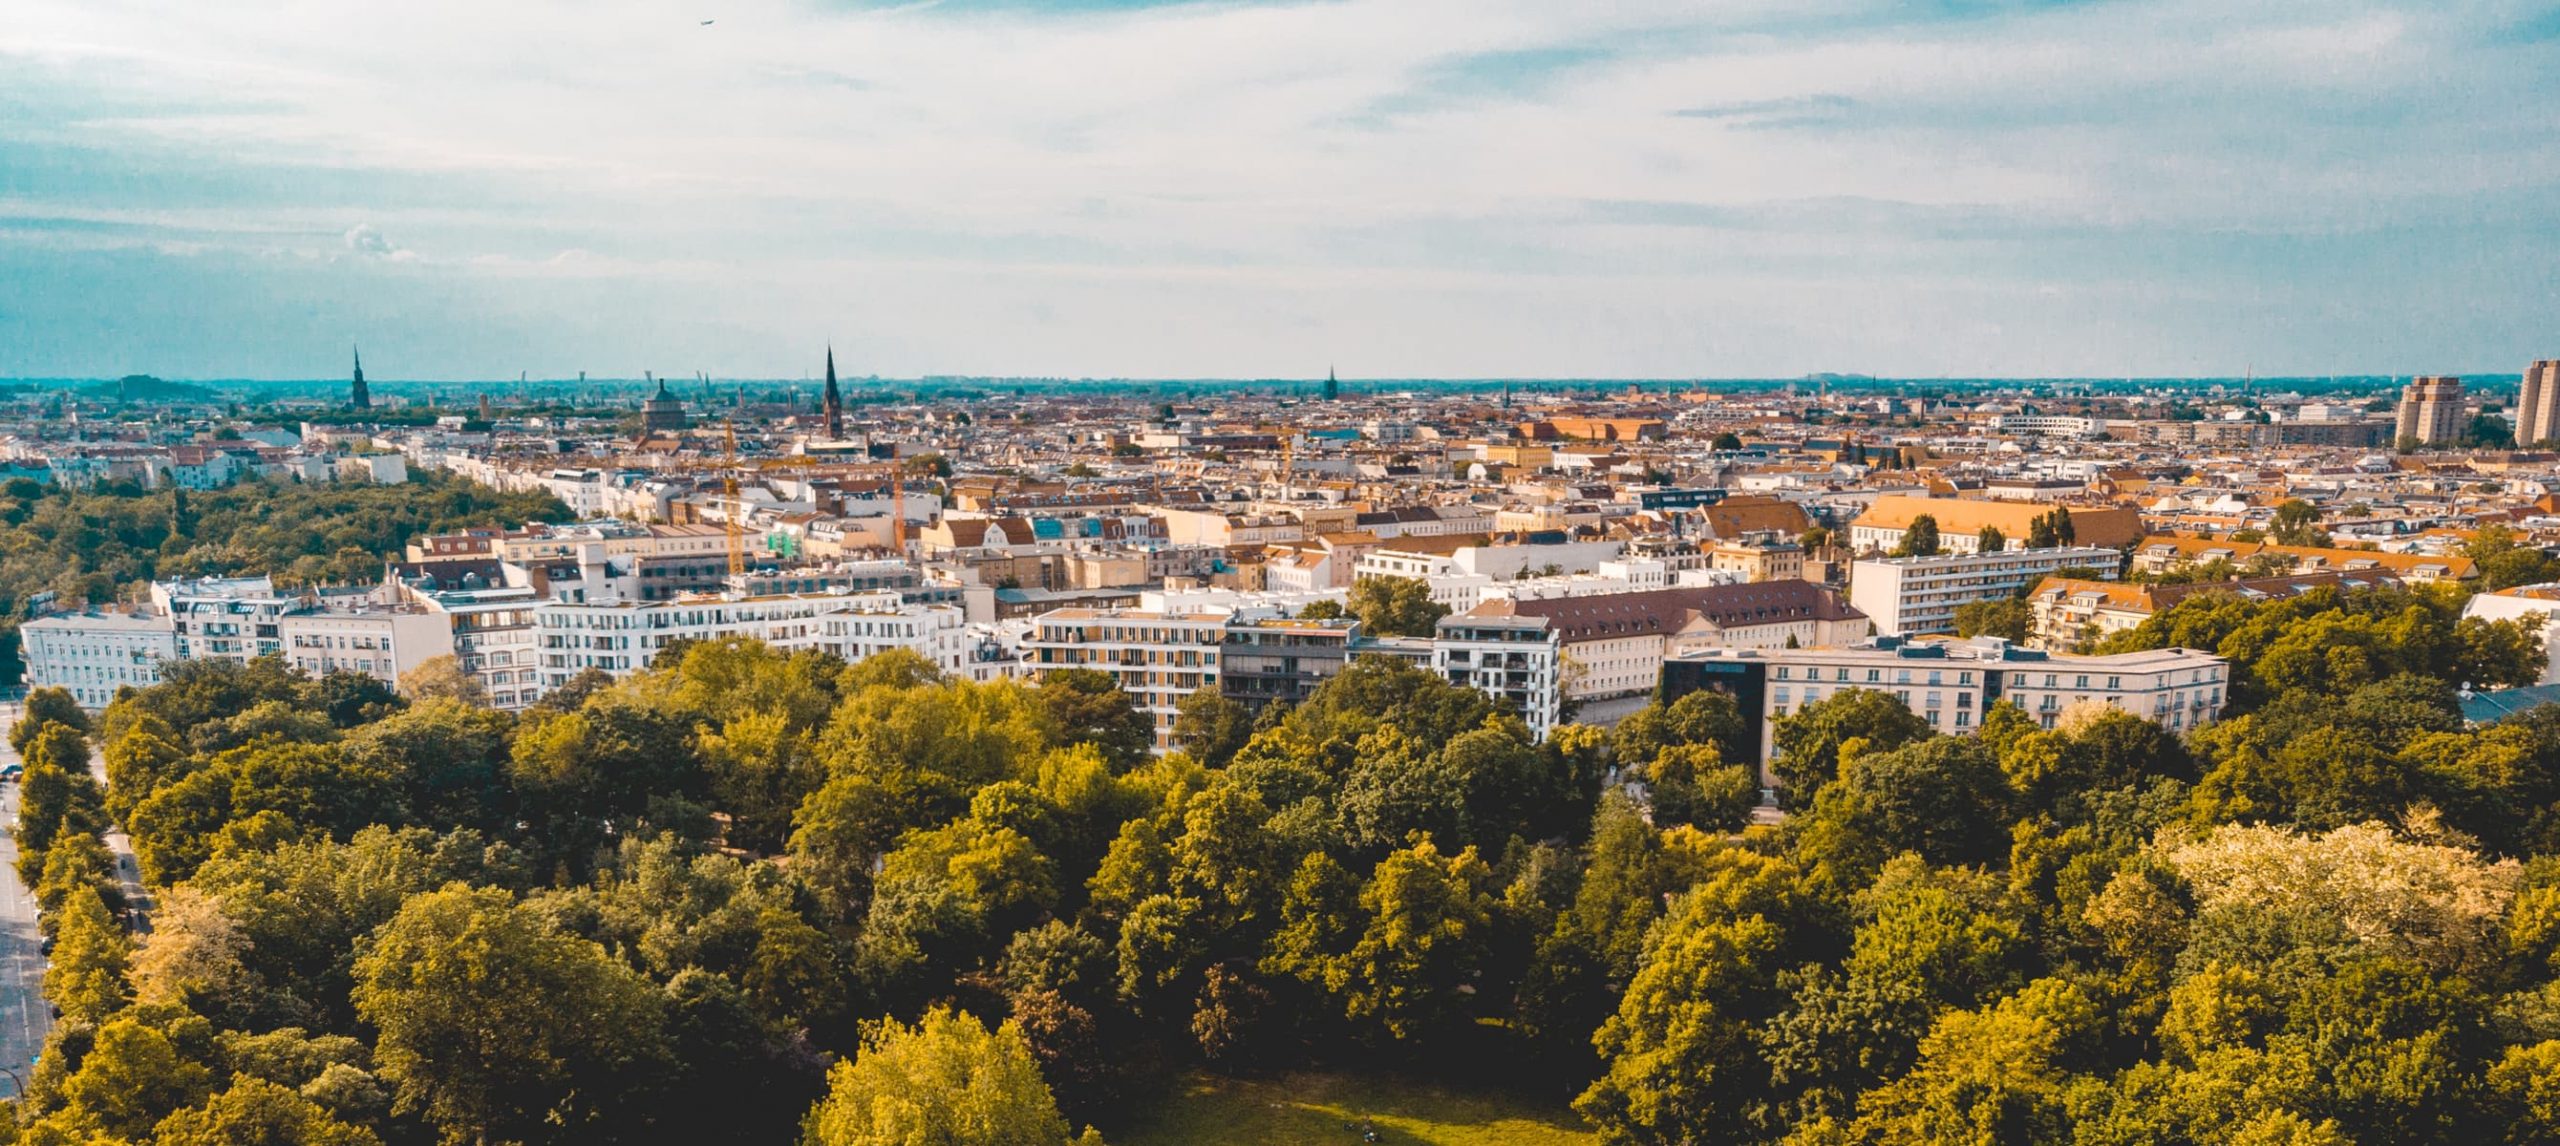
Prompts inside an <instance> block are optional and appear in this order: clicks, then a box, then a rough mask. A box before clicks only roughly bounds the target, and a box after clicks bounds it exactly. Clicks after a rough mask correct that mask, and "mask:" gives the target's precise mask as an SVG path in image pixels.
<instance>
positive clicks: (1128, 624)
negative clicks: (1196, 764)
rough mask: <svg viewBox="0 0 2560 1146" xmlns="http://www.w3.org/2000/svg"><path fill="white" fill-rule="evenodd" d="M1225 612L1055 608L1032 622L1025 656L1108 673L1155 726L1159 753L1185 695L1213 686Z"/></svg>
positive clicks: (1038, 665) (1048, 665)
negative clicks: (1117, 681) (1176, 710)
mask: <svg viewBox="0 0 2560 1146" xmlns="http://www.w3.org/2000/svg"><path fill="white" fill-rule="evenodd" d="M1233 616H1235V614H1233V613H1226V612H1158V611H1153V610H1147V609H1057V610H1053V611H1051V612H1048V613H1044V614H1042V615H1041V616H1040V617H1039V618H1038V619H1037V620H1036V621H1034V622H1033V627H1032V633H1031V638H1030V639H1029V640H1028V641H1025V642H1024V644H1023V647H1024V659H1025V660H1026V661H1028V662H1029V663H1030V665H1031V667H1032V669H1033V671H1034V672H1037V673H1046V672H1048V671H1050V670H1053V669H1061V668H1089V669H1097V670H1100V671H1102V672H1107V673H1110V674H1111V675H1112V676H1113V677H1114V678H1116V679H1118V680H1119V682H1120V689H1121V691H1123V692H1126V693H1128V694H1129V698H1130V700H1131V701H1132V702H1133V703H1135V704H1136V705H1137V707H1138V710H1139V711H1141V712H1144V713H1146V714H1147V716H1148V718H1149V719H1150V720H1151V721H1153V722H1154V724H1155V733H1156V751H1157V752H1158V753H1164V752H1170V751H1172V750H1173V719H1174V712H1175V709H1176V708H1177V707H1178V706H1180V705H1181V703H1182V701H1183V698H1184V697H1187V696H1190V695H1191V694H1192V693H1193V692H1196V691H1198V690H1200V689H1204V688H1209V689H1214V688H1217V687H1218V672H1219V657H1218V652H1219V646H1220V645H1222V644H1223V643H1224V642H1225V640H1226V633H1227V621H1228V620H1229V619H1230V618H1231V617H1233Z"/></svg>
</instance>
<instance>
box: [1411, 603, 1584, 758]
mask: <svg viewBox="0 0 2560 1146" xmlns="http://www.w3.org/2000/svg"><path fill="white" fill-rule="evenodd" d="M1431 668H1432V670H1433V671H1435V672H1437V673H1439V674H1440V675H1441V676H1442V677H1445V678H1447V680H1448V681H1449V683H1451V684H1455V685H1460V686H1462V687H1466V688H1472V689H1475V690H1477V691H1479V692H1483V693H1486V694H1488V695H1490V696H1492V697H1493V698H1494V699H1496V700H1504V701H1509V702H1510V703H1511V706H1512V707H1513V708H1514V709H1517V710H1518V711H1519V713H1520V717H1521V719H1522V720H1524V721H1526V722H1527V723H1528V725H1529V733H1530V735H1532V736H1535V737H1537V738H1538V739H1540V740H1544V739H1546V738H1547V734H1548V733H1550V732H1553V731H1554V730H1555V727H1556V724H1557V723H1558V722H1559V721H1560V720H1561V719H1562V711H1563V698H1564V689H1563V679H1564V641H1563V638H1562V637H1560V636H1559V635H1558V634H1557V632H1556V630H1555V629H1554V628H1553V627H1552V626H1550V625H1549V624H1548V623H1547V620H1546V618H1544V617H1519V616H1480V615H1477V614H1474V613H1462V614H1459V615H1457V616H1453V617H1442V618H1441V619H1440V627H1439V631H1438V633H1437V634H1436V635H1435V639H1434V640H1433V641H1432V650H1431Z"/></svg>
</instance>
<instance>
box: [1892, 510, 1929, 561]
mask: <svg viewBox="0 0 2560 1146" xmlns="http://www.w3.org/2000/svg"><path fill="white" fill-rule="evenodd" d="M1938 545H1939V542H1938V519H1937V518H1935V517H1933V516H1930V515H1929V514H1925V513H1924V514H1921V515H1920V516H1918V517H1914V518H1912V519H1911V524H1909V525H1906V526H1904V527H1903V529H1902V542H1901V544H1898V545H1896V546H1894V547H1893V552H1892V554H1891V555H1892V556H1895V557H1935V556H1937V555H1938Z"/></svg>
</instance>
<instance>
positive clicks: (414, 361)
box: [0, 0, 2560, 378]
mask: <svg viewBox="0 0 2560 1146" xmlns="http://www.w3.org/2000/svg"><path fill="white" fill-rule="evenodd" d="M10 10H11V11H10V18H9V19H8V20H7V21H5V22H0V375H11V376H62V375H72V376H113V375H119V374H124V373H128V372H150V373H156V374H160V375H163V376H167V377H191V378H221V377H288V378H291V377H325V376H332V375H335V374H337V373H339V372H340V371H341V370H342V368H343V362H344V360H345V356H346V347H347V344H349V343H351V342H361V343H362V344H363V345H364V347H365V349H366V359H367V362H368V365H369V366H370V367H371V369H372V372H373V373H375V374H376V375H378V376H381V377H387V378H474V377H509V378H511V377H513V376H515V375H516V374H517V372H519V371H526V372H530V373H531V374H532V375H534V376H535V377H559V376H567V375H572V374H575V373H576V372H578V371H580V370H585V371H589V372H592V373H595V374H597V375H599V376H636V375H637V374H639V373H640V372H641V371H643V370H655V371H658V372H661V373H668V374H677V375H684V374H689V373H691V372H693V371H696V370H704V371H709V372H711V373H712V374H714V375H715V376H724V377H741V376H744V377H797V376H799V375H801V374H802V373H804V372H806V371H808V370H810V369H813V367H814V362H815V359H816V355H817V352H818V349H819V348H820V347H821V346H822V345H823V344H824V343H826V342H827V341H829V340H832V341H833V342H834V344H835V346H836V347H837V349H838V356H839V360H840V361H841V362H843V363H844V364H846V365H847V366H849V367H850V368H851V369H853V370H854V371H856V372H857V373H872V372H876V373H880V374H886V375H896V376H911V375H916V374H923V373H954V374H1009V375H1034V376H1068V377H1115V376H1134V377H1159V376H1172V377H1266V376H1291V377H1303V376H1310V375H1314V374H1317V373H1320V372H1321V371H1322V370H1323V368H1324V366H1325V364H1327V363H1337V364H1339V365H1340V366H1341V367H1342V369H1343V372H1344V374H1345V376H1346V377H1359V376H1382V377H1409V376H1435V375H1436V376H1474V377H1481V376H1523V377H1530V376H1549V377H1556V376H1566V377H1591V376H1631V377H1665V378H1682V377H1735V376H1790V375H1796V374H1802V373H1807V372H1812V371H1854V372H1864V373H1873V374H1885V375H1896V376H1930V375H1956V376H1998V375H2127V374H2137V375H2160V374H2198V375H2225V374H2236V373H2238V372H2240V371H2242V370H2244V369H2255V370H2256V371H2257V372H2259V373H2260V374H2271V373H2304V374H2324V373H2404V374H2405V373H2420V372H2440V371H2472V372H2498V373H2514V372H2515V371H2517V370H2518V369H2520V368H2521V367H2522V366H2523V365H2524V363H2525V362H2526V361H2528V360H2530V359H2533V358H2537V357H2546V358H2547V357H2554V356H2560V258H2555V257H2554V255H2553V251H2554V249H2555V245H2560V244H2556V243H2555V241H2556V240H2560V114H2555V113H2554V112H2553V110H2552V109H2553V108H2554V107H2560V100H2555V98H2554V97H2555V95H2560V90H2555V89H2560V67H2555V66H2554V63H2555V53H2560V2H2553V0H2536V2H2530V3H2528V2H2511V3H2481V4H2460V3H2450V4H2428V3H2406V4H2387V3H2361V2H2358V0H2329V2H2319V3H2309V2H2293V0H2252V2H2251V3H2246V4H2233V3H2230V2H2229V0H2172V2H2162V3H2155V2H2150V0H2087V2H2079V3H2034V2H2027V0H2017V2H1998V0H1983V2H1978V3H1977V2H1966V0H1942V2H1938V3H1921V4H1912V3H1890V2H1873V3H1867V2H1858V0H1810V2H1789V3H1780V2H1774V0H1762V2H1753V0H1744V2H1735V3H1727V2H1722V0H1573V2H1564V3H1560V2H1558V0H1316V2H1310V3H1242V2H1229V0H1203V2H1198V3H1142V2H1130V0H1118V2H1114V0H1048V2H1042V0H941V2H940V3H931V2H926V3H911V4H899V3H863V2H848V0H832V2H821V0H687V2H686V3H682V4H676V3H671V2H661V0H572V2H564V3H537V2H531V0H439V2H438V3H436V4H431V5H372V4H345V3H341V2H337V0H275V2H265V0H231V2H226V3H223V4H218V5H165V4H146V3H141V2H139V0H12V3H11V5H10ZM705 19H709V20H713V21H715V22H714V23H713V24H711V25H708V26H705V25H703V24H702V23H701V21H702V20H705Z"/></svg>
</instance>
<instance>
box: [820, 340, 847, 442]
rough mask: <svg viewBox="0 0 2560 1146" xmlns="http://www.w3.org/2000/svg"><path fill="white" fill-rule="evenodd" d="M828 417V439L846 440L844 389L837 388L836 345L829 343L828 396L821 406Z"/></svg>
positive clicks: (832, 440) (821, 409)
mask: <svg viewBox="0 0 2560 1146" xmlns="http://www.w3.org/2000/svg"><path fill="white" fill-rule="evenodd" d="M819 409H820V412H821V413H824V414H825V415H826V419H827V440H828V441H831V442H834V441H842V440H844V391H842V390H839V389H837V388H836V347H835V344H834V343H832V342H830V343H828V344H827V396H826V398H825V399H824V404H823V405H822V406H820V407H819Z"/></svg>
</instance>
